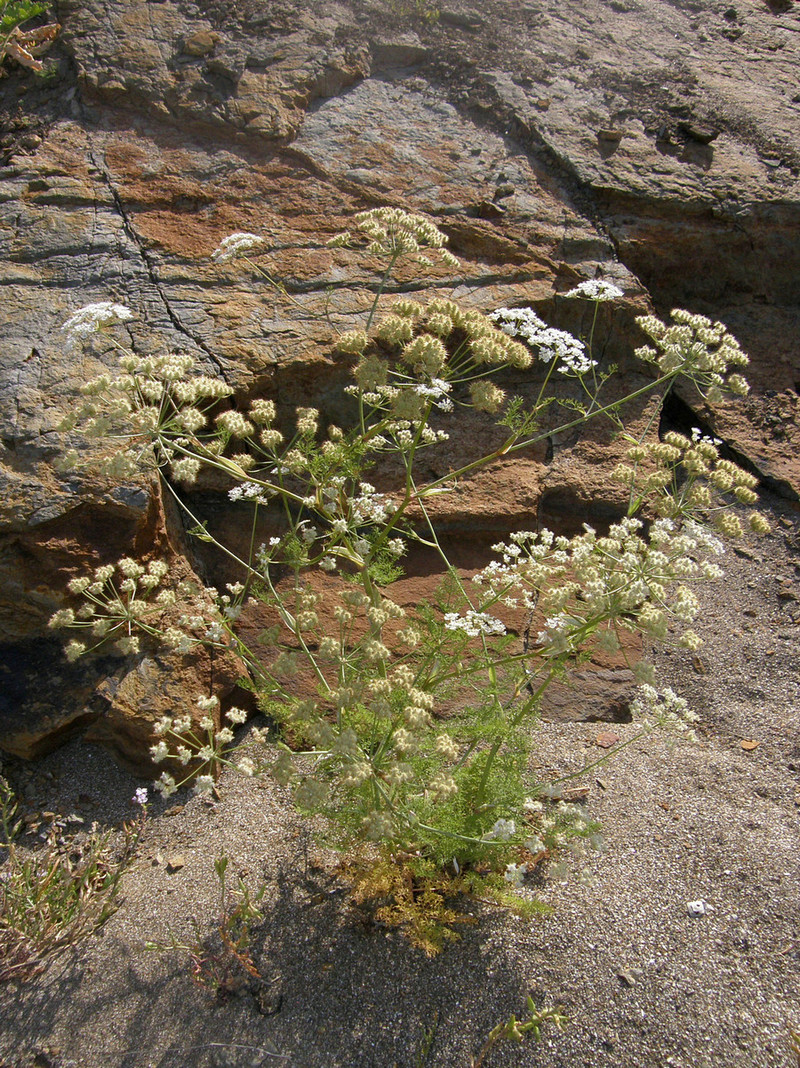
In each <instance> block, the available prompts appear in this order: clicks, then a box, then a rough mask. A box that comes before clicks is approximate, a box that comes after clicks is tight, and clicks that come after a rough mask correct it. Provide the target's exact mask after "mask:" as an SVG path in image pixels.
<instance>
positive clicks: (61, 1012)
mask: <svg viewBox="0 0 800 1068" xmlns="http://www.w3.org/2000/svg"><path fill="white" fill-rule="evenodd" d="M776 507H777V509H778V512H777V514H776V516H775V518H776V526H775V533H774V535H772V536H771V537H770V538H768V539H766V540H763V541H761V542H759V543H758V544H752V543H751V544H750V545H749V547H746V548H744V549H743V550H742V551H740V552H739V553H731V554H730V555H729V558H728V560H727V565H726V566H727V578H726V580H725V581H723V582H721V583H718V584H715V586H714V587H709V588H708V590H707V591H705V592H704V604H705V605H706V609H705V612H704V615H703V618H702V621H701V626H702V632H703V635H704V637H705V638H706V639H707V644H706V646H705V647H704V649H703V650H702V654H701V659H700V660H697V659H695V660H694V661H693V659H692V657H691V656H689V655H685V654H683V653H679V652H673V653H672V654H671V655H667V654H662V655H661V656H660V660H659V666H660V670H661V671H662V673H663V679H664V681H665V682H671V683H672V684H673V685H674V686H675V687H676V689H678V690H679V691H680V692H682V693H683V694H684V695H685V696H687V697H688V698H690V700H691V702H692V704H693V706H694V707H695V709H696V710H697V711H698V712H699V713H700V715H701V727H700V732H699V740H698V742H696V743H687V744H684V743H681V744H679V745H674V744H671V743H670V741H669V739H667V738H664V737H657V736H651V737H650V738H648V739H646V740H643V741H641V742H637V743H636V744H635V745H632V746H630V747H629V748H628V749H626V750H625V751H624V752H623V753H622V754H620V755H619V756H618V757H616V758H615V759H614V760H613V761H612V762H610V763H608V764H607V765H604V766H603V767H601V768H598V769H596V770H595V771H594V772H593V773H591V774H589V775H588V776H587V778H586V784H587V785H588V786H589V787H590V792H589V797H588V801H587V811H588V813H589V814H590V815H591V816H592V817H595V818H597V819H599V820H600V821H601V822H602V825H603V833H604V835H605V839H606V842H607V846H608V848H607V851H606V852H604V853H592V854H590V855H587V856H585V857H583V858H578V857H574V856H572V855H571V854H570V855H568V856H567V857H566V858H565V859H564V861H563V865H560V866H552V867H551V868H550V869H549V871H548V872H547V873H546V874H545V875H544V877H543V879H542V880H541V881H540V885H538V886H531V887H529V888H528V890H527V891H526V892H528V893H536V894H538V896H539V897H540V898H541V899H542V900H544V901H545V902H547V903H548V904H549V905H550V906H551V907H552V910H553V911H552V914H551V915H550V916H548V917H546V918H543V919H537V920H534V921H522V920H519V919H517V918H515V917H512V916H509V915H508V914H506V913H505V912H503V911H502V910H499V909H495V908H493V907H489V906H481V905H478V906H474V909H473V911H475V914H476V916H477V917H478V919H479V923H478V924H477V925H475V926H472V927H466V928H464V932H463V938H462V939H461V941H459V942H458V943H456V944H455V945H453V946H452V947H450V948H447V949H446V950H445V951H444V952H443V953H442V954H441V955H440V956H439V957H437V958H435V959H433V960H429V959H427V958H426V957H425V956H423V955H422V954H420V953H419V952H418V951H416V950H414V949H413V948H412V947H411V946H410V945H409V944H408V943H407V942H406V941H405V940H404V939H403V937H402V936H401V935H399V934H398V933H397V932H391V931H387V930H386V929H384V928H381V927H378V926H375V925H370V924H367V923H365V922H364V919H363V917H361V916H360V915H359V914H358V912H357V911H356V910H355V909H354V908H353V907H352V906H350V905H349V904H348V902H347V898H346V893H345V892H344V888H343V885H342V884H341V882H339V881H338V879H337V878H336V876H335V874H334V873H333V868H332V859H331V856H330V855H329V854H326V853H325V852H324V851H322V850H321V849H320V848H319V847H318V846H317V845H315V843H314V840H313V837H312V836H311V834H310V831H309V828H308V827H307V826H305V825H304V824H303V822H302V821H301V820H300V819H299V818H298V816H297V815H296V814H295V813H294V812H293V810H292V808H291V806H290V804H289V803H288V799H287V797H286V795H285V793H284V792H283V791H282V790H281V789H280V788H279V787H277V786H276V785H275V784H273V783H271V782H267V781H257V782H254V781H252V780H245V779H242V778H240V777H237V776H233V775H230V776H228V775H226V776H224V777H223V779H222V780H221V783H220V799H219V800H218V801H216V802H213V803H208V802H206V801H204V800H202V799H201V798H199V797H193V796H188V797H182V796H179V797H177V798H171V799H170V800H169V801H168V802H166V803H162V802H161V801H158V802H157V803H154V804H153V805H152V807H151V813H150V817H149V820H148V825H147V829H146V831H145V834H144V836H143V839H142V841H141V844H140V848H139V851H138V855H137V858H136V860H135V862H134V864H133V866H132V868H131V869H130V871H129V872H128V873H127V874H126V875H125V877H124V885H123V891H122V898H121V907H120V908H119V910H118V911H117V912H116V914H115V915H114V916H113V917H112V918H111V919H110V920H109V921H108V923H107V924H106V926H105V927H104V928H103V929H102V931H100V932H99V933H98V934H96V935H93V936H91V937H89V938H88V939H86V940H84V941H83V942H82V943H81V944H80V945H79V946H78V947H77V948H76V949H75V950H73V951H70V952H68V953H67V954H66V955H65V956H64V957H62V958H61V959H60V960H59V961H58V962H56V963H55V964H54V965H53V966H52V967H51V968H50V969H49V970H48V971H47V972H46V973H45V974H44V975H42V976H40V977H38V978H37V979H35V980H34V981H32V982H30V983H28V984H27V985H26V986H24V987H22V988H20V989H15V988H12V987H10V986H8V985H7V986H6V987H5V988H4V989H2V990H0V1013H1V1015H0V1021H1V1022H0V1065H1V1066H13V1068H22V1066H25V1068H28V1066H33V1065H35V1066H38V1068H68V1066H74V1068H106V1066H109V1068H110V1066H114V1068H117V1066H119V1068H145V1066H153V1068H155V1066H158V1068H179V1066H182V1068H186V1066H192V1068H193V1066H198V1068H200V1066H203V1068H205V1066H230V1068H244V1066H251V1065H252V1066H256V1065H261V1066H270V1065H275V1066H279V1065H286V1066H292V1068H323V1066H324V1068H331V1066H343V1068H344V1066H348V1068H351V1066H352V1068H355V1066H365V1068H367V1066H371V1068H372V1066H374V1068H393V1066H397V1068H423V1066H434V1068H445V1066H448V1068H449V1066H453V1068H469V1066H470V1064H471V1059H472V1058H473V1057H475V1056H476V1055H477V1054H478V1052H479V1051H480V1049H481V1047H482V1046H483V1043H484V1042H485V1040H486V1037H487V1035H488V1034H489V1032H490V1031H491V1030H492V1028H493V1027H494V1026H495V1025H496V1024H498V1023H500V1022H502V1021H503V1020H505V1019H507V1018H508V1017H509V1016H510V1014H511V1013H512V1012H513V1013H516V1014H517V1015H520V1016H521V1015H524V1007H525V1000H526V997H527V996H528V994H532V995H533V997H534V1000H535V1001H536V1003H537V1005H539V1006H558V1007H560V1009H561V1010H562V1011H563V1012H564V1013H565V1014H566V1015H567V1016H568V1017H569V1022H568V1024H567V1027H566V1029H565V1030H564V1032H563V1033H559V1032H557V1031H555V1030H546V1031H545V1034H544V1036H543V1038H542V1040H541V1042H539V1043H538V1044H536V1043H534V1042H532V1041H528V1042H526V1043H525V1044H524V1045H521V1046H517V1045H513V1044H510V1043H503V1044H498V1045H497V1046H495V1047H494V1048H493V1050H492V1051H491V1053H490V1055H489V1056H488V1057H487V1058H486V1060H485V1062H484V1063H485V1065H487V1066H490V1068H500V1066H503V1065H506V1066H512V1065H514V1066H522V1065H525V1066H541V1068H562V1066H563V1068H566V1066H570V1068H575V1066H587V1068H590V1066H591V1068H605V1066H619V1068H623V1066H624V1068H634V1066H636V1068H638V1066H642V1068H644V1066H648V1068H649V1066H656V1065H657V1066H671V1068H723V1066H724V1068H732V1066H736V1065H742V1066H747V1068H795V1066H796V1065H797V1064H798V1057H797V1055H796V1054H795V1053H793V1052H792V1049H791V1039H790V1028H794V1029H795V1030H796V1031H800V923H799V922H798V921H800V826H799V825H798V815H800V687H799V686H798V679H800V675H798V666H799V665H800V626H799V625H798V621H800V603H799V602H798V600H797V596H798V595H800V594H799V593H798V575H799V574H800V539H799V538H798V523H797V513H796V512H793V511H791V510H790V508H789V506H787V505H786V504H785V503H784V504H782V505H776ZM614 730H615V731H616V732H617V733H618V734H619V735H620V737H621V738H623V739H624V738H626V737H628V736H630V734H632V733H633V732H634V731H635V726H634V725H630V724H621V725H618V726H617V725H615V726H614ZM597 734H598V726H597V725H596V724H595V725H593V724H585V723H570V724H565V725H542V726H541V728H540V729H539V731H538V736H537V747H536V760H537V762H538V763H539V764H540V766H541V767H545V768H552V769H558V770H559V771H560V772H561V773H562V774H563V773H565V772H567V771H570V770H572V769H575V768H578V767H580V766H582V765H583V763H585V762H586V761H589V760H592V759H596V758H597V757H598V756H600V755H602V751H601V750H600V749H598V747H597V745H596V738H597ZM742 741H755V742H758V746H757V747H756V748H749V749H747V748H743V747H742V745H741V743H742ZM5 772H6V774H7V775H8V776H9V778H10V779H11V780H12V782H13V783H14V784H15V786H16V787H17V788H18V789H19V790H20V792H21V793H22V794H23V796H24V798H25V802H26V806H27V810H29V811H37V810H38V811H41V810H45V809H46V810H53V811H58V812H65V813H66V812H69V813H72V812H77V813H78V814H79V815H81V816H83V817H84V818H85V819H86V820H87V822H90V821H91V820H98V821H100V822H101V824H102V825H108V826H119V823H120V821H121V820H122V819H124V818H126V817H127V818H130V816H131V815H132V813H133V808H132V806H131V804H130V798H131V797H132V794H133V791H134V789H135V788H136V787H137V786H140V785H142V784H141V782H140V781H139V780H135V779H134V778H132V777H131V776H129V775H127V774H126V773H125V772H123V771H121V770H120V769H119V768H118V767H116V766H115V765H114V764H113V763H112V761H111V760H110V758H109V757H108V756H107V755H106V754H105V753H103V752H102V751H100V750H98V749H95V748H93V747H90V746H86V745H82V744H80V743H79V742H75V743H72V744H71V745H69V746H67V747H65V748H64V749H62V750H60V751H59V752H57V753H54V754H53V755H52V756H50V757H49V758H47V759H46V760H43V761H41V762H40V763H39V764H37V765H36V766H35V767H29V768H23V767H21V766H19V765H10V766H7V767H6V769H5ZM176 800H177V802H178V803H177V804H176ZM222 849H224V850H225V851H226V852H227V854H228V855H229V856H230V858H231V867H230V870H231V872H238V873H241V874H243V875H244V876H245V878H246V879H247V881H248V883H249V884H250V885H251V886H253V887H255V886H257V885H266V888H267V889H266V897H265V902H266V907H265V911H264V920H263V923H261V924H260V925H258V926H257V927H256V929H255V931H254V941H253V959H254V961H255V962H256V964H257V966H258V970H259V972H260V974H261V979H260V980H258V981H256V980H253V981H252V982H251V983H248V984H243V985H242V988H241V990H240V991H239V992H238V994H236V995H231V996H228V997H226V998H219V997H215V996H213V995H211V994H209V993H208V992H207V991H205V990H203V989H201V988H200V987H198V986H197V985H195V984H194V983H193V982H192V979H191V973H190V968H189V966H188V963H187V959H186V958H185V956H182V955H181V954H180V953H174V952H165V953H156V952H151V951H148V950H146V949H145V948H144V943H145V941H147V940H159V939H164V938H166V937H167V936H168V932H170V931H172V932H173V933H174V934H175V935H176V936H177V937H178V939H179V940H181V939H189V938H190V937H191V933H192V925H191V920H192V917H194V918H196V920H197V921H198V923H199V924H200V926H201V928H202V930H203V931H204V932H205V931H207V930H210V929H211V925H212V923H213V920H214V916H215V914H216V912H217V909H218V903H219V898H218V884H217V882H216V877H215V875H214V870H213V860H214V857H216V856H218V855H219V853H220V851H221V850H222ZM176 857H179V858H181V859H182V862H183V863H182V865H181V866H174V865H173V866H172V867H171V866H170V864H169V863H168V862H169V861H170V860H173V861H174V860H175V858H176ZM697 900H703V901H704V902H705V903H706V906H707V910H706V913H705V915H702V916H693V915H690V913H689V911H688V909H687V903H688V902H691V901H697Z"/></svg>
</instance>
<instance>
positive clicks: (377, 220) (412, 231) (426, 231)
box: [328, 208, 458, 267]
mask: <svg viewBox="0 0 800 1068" xmlns="http://www.w3.org/2000/svg"><path fill="white" fill-rule="evenodd" d="M356 228H357V230H358V231H359V232H358V234H357V235H354V234H351V233H350V232H349V231H345V232H344V233H341V234H337V235H336V237H334V238H332V239H331V240H330V241H329V242H328V245H329V246H330V247H331V248H341V247H344V248H347V247H351V246H353V245H354V244H355V242H356V240H357V238H358V237H360V238H361V239H362V241H363V240H366V242H367V245H366V251H367V252H371V253H372V254H373V255H376V256H381V257H385V258H389V259H398V258H399V257H401V256H408V255H410V256H414V257H415V258H416V259H417V260H418V262H420V263H422V264H425V265H430V264H431V260H430V259H429V258H428V257H427V256H426V255H424V252H423V250H426V249H428V250H431V251H435V252H437V253H438V255H439V258H440V260H441V261H442V263H444V264H446V265H447V266H448V267H457V266H458V260H457V259H456V257H455V256H454V255H453V254H452V253H450V252H448V251H447V250H446V249H445V245H446V244H447V240H448V239H447V235H446V234H443V233H442V231H441V230H440V229H439V228H438V226H436V225H435V224H434V223H432V222H431V221H430V220H429V219H426V218H424V217H423V216H422V215H414V214H412V213H411V212H408V211H403V209H402V208H372V209H371V210H370V211H360V212H359V213H358V214H357V215H356Z"/></svg>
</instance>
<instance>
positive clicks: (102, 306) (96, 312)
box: [62, 300, 133, 347]
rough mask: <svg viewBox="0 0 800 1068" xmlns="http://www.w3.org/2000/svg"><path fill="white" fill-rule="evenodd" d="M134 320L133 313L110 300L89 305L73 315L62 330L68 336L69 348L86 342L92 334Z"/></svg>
mask: <svg viewBox="0 0 800 1068" xmlns="http://www.w3.org/2000/svg"><path fill="white" fill-rule="evenodd" d="M132 318H133V313H132V312H131V311H129V310H128V308H126V307H125V306H124V305H123V304H114V303H113V302H112V301H110V300H101V301H99V302H98V303H97V304H87V305H85V307H83V308H80V309H79V310H78V311H76V312H75V314H74V315H71V316H70V317H69V319H67V321H66V322H65V323H64V325H63V327H62V330H63V331H64V332H65V333H66V334H67V335H68V347H71V346H72V345H74V344H77V343H79V342H82V341H85V340H86V338H88V337H91V335H92V334H97V333H99V332H100V331H101V330H105V329H106V328H107V327H109V326H115V325H116V324H117V323H125V322H127V321H128V320H129V319H132Z"/></svg>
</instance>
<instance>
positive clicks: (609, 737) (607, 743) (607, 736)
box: [594, 731, 619, 749]
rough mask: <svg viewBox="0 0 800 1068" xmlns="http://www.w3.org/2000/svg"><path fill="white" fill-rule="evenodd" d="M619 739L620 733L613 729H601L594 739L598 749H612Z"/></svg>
mask: <svg viewBox="0 0 800 1068" xmlns="http://www.w3.org/2000/svg"><path fill="white" fill-rule="evenodd" d="M618 741H619V735H618V734H614V733H613V731H600V733H599V734H598V735H597V737H596V738H595V740H594V744H595V745H596V746H597V747H598V749H611V747H612V746H614V745H616V744H617V742H618Z"/></svg>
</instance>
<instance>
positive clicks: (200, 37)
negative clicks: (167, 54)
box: [182, 30, 219, 56]
mask: <svg viewBox="0 0 800 1068" xmlns="http://www.w3.org/2000/svg"><path fill="white" fill-rule="evenodd" d="M218 40H219V37H218V36H217V34H215V33H209V31H208V30H198V31H197V33H193V34H192V35H191V36H190V37H187V38H186V39H185V40H184V42H183V49H182V51H183V53H184V55H187V56H207V55H208V54H209V52H213V51H214V48H215V47H216V44H217V41H218Z"/></svg>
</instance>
